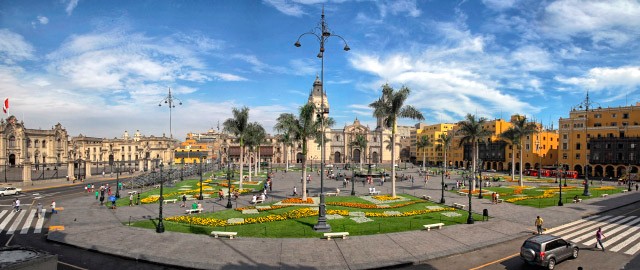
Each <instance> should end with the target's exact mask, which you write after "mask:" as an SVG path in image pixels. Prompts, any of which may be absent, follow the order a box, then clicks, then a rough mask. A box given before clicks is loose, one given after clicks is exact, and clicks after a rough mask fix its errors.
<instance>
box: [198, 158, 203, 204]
mask: <svg viewBox="0 0 640 270" xmlns="http://www.w3.org/2000/svg"><path fill="white" fill-rule="evenodd" d="M203 160H204V157H203V156H202V155H200V197H198V200H202V175H203V173H202V162H203Z"/></svg>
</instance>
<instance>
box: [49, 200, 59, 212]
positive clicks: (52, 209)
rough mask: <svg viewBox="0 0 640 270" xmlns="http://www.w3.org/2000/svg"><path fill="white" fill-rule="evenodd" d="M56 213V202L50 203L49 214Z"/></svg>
mask: <svg viewBox="0 0 640 270" xmlns="http://www.w3.org/2000/svg"><path fill="white" fill-rule="evenodd" d="M55 213H58V211H57V210H56V201H51V214H52V215H53V214H55Z"/></svg>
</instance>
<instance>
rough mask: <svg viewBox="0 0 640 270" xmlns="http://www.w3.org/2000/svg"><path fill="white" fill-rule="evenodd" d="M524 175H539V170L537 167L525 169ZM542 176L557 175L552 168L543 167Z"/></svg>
mask: <svg viewBox="0 0 640 270" xmlns="http://www.w3.org/2000/svg"><path fill="white" fill-rule="evenodd" d="M524 175H529V176H538V170H537V169H527V170H525V171H524ZM540 176H542V177H551V176H555V174H554V173H553V171H552V170H547V169H541V170H540Z"/></svg>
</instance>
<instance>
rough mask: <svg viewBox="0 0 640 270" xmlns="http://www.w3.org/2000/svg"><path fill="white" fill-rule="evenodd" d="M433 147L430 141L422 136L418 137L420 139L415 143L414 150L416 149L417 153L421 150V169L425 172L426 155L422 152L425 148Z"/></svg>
mask: <svg viewBox="0 0 640 270" xmlns="http://www.w3.org/2000/svg"><path fill="white" fill-rule="evenodd" d="M431 145H433V144H432V143H431V140H429V137H427V136H426V135H425V136H422V137H420V139H418V141H417V142H416V148H418V151H420V150H422V168H423V169H425V170H426V168H427V163H426V162H427V154H426V152H425V151H424V150H425V149H426V148H427V147H429V146H431Z"/></svg>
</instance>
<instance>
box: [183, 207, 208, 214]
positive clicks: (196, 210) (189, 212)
mask: <svg viewBox="0 0 640 270" xmlns="http://www.w3.org/2000/svg"><path fill="white" fill-rule="evenodd" d="M202 210H204V209H202V208H196V209H187V210H184V211H185V212H187V214H193V213H202Z"/></svg>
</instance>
